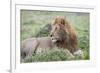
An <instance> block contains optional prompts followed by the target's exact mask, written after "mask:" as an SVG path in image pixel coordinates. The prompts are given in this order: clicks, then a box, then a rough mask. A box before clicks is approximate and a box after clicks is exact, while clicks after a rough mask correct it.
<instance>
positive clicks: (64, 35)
mask: <svg viewBox="0 0 100 73" xmlns="http://www.w3.org/2000/svg"><path fill="white" fill-rule="evenodd" d="M51 26H52V27H51V32H50V36H51V37H52V39H53V41H54V42H55V43H56V44H57V46H58V47H61V48H67V49H68V50H69V51H70V52H72V53H73V52H75V51H76V50H77V49H78V40H77V34H76V31H75V29H74V27H73V26H72V25H71V24H70V23H69V22H68V20H67V19H66V18H65V17H64V16H57V17H56V18H55V19H54V21H53V23H52V25H51Z"/></svg>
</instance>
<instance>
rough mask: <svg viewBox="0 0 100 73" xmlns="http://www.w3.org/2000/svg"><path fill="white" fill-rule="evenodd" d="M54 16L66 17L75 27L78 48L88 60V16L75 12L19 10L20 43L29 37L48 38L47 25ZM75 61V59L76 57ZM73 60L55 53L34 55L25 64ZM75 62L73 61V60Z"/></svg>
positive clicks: (63, 54)
mask: <svg viewBox="0 0 100 73" xmlns="http://www.w3.org/2000/svg"><path fill="white" fill-rule="evenodd" d="M56 16H66V17H67V18H68V19H69V21H70V22H71V23H72V24H73V25H74V26H75V28H76V30H77V32H78V38H79V47H80V48H81V49H82V50H83V52H84V54H85V57H84V60H88V59H89V58H90V56H89V50H90V49H89V24H90V23H89V14H88V13H75V12H73V13H72V12H51V11H32V10H21V41H23V40H24V39H27V38H31V37H41V36H42V37H43V36H48V34H49V30H48V24H50V23H51V22H52V20H53V19H54V18H55V17H56ZM76 59H77V57H76ZM63 60H73V59H68V56H67V55H65V53H64V52H62V51H60V52H58V51H56V52H50V53H47V54H42V55H35V56H33V57H32V58H31V59H30V60H28V61H26V62H36V61H37V62H38V61H41V62H42V61H63ZM74 60H75V59H74Z"/></svg>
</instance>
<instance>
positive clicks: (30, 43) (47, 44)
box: [21, 37, 55, 58]
mask: <svg viewBox="0 0 100 73" xmlns="http://www.w3.org/2000/svg"><path fill="white" fill-rule="evenodd" d="M53 47H55V44H54V43H53V42H52V39H51V37H40V38H29V39H26V40H24V41H22V43H21V56H22V58H25V57H28V56H32V54H37V53H38V52H42V51H43V50H46V49H52V48H53ZM38 49H39V50H38Z"/></svg>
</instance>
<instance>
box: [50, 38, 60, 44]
mask: <svg viewBox="0 0 100 73" xmlns="http://www.w3.org/2000/svg"><path fill="white" fill-rule="evenodd" d="M59 41H61V39H60V38H59V37H52V42H54V43H57V42H59Z"/></svg>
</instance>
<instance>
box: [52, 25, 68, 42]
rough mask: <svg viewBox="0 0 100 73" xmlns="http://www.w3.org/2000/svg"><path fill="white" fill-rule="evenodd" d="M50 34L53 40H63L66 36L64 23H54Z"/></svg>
mask: <svg viewBox="0 0 100 73" xmlns="http://www.w3.org/2000/svg"><path fill="white" fill-rule="evenodd" d="M50 36H51V37H52V41H53V42H55V43H57V42H62V41H63V40H64V39H65V38H66V30H65V27H64V25H61V24H55V25H52V29H51V33H50Z"/></svg>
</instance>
